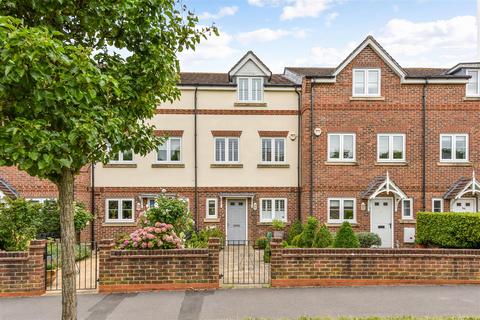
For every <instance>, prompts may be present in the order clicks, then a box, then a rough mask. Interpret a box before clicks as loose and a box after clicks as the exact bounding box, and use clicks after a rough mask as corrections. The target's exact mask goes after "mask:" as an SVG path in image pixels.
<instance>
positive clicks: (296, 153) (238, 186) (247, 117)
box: [0, 37, 480, 247]
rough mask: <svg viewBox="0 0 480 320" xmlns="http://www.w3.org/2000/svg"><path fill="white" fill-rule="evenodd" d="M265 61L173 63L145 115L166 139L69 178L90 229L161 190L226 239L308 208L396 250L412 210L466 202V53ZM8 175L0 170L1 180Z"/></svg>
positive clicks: (469, 94) (112, 229)
mask: <svg viewBox="0 0 480 320" xmlns="http://www.w3.org/2000/svg"><path fill="white" fill-rule="evenodd" d="M267 65H268V63H267V64H265V63H263V62H262V61H261V60H260V59H259V58H258V57H257V56H256V55H255V54H253V53H252V52H248V53H247V54H246V55H245V56H243V57H242V58H241V59H240V60H239V61H238V62H237V63H236V64H235V65H234V66H233V67H232V68H231V69H230V71H228V72H227V73H182V74H181V81H180V83H179V88H180V90H181V98H180V99H179V100H178V101H175V102H174V103H172V104H163V105H159V106H158V108H157V112H156V116H155V117H154V118H153V119H152V120H151V121H152V123H153V124H155V126H156V127H157V128H158V130H157V131H156V134H158V135H162V136H167V137H168V139H167V140H166V142H165V143H164V144H163V145H162V146H159V148H158V150H157V151H156V152H153V153H151V154H150V155H148V156H146V157H140V156H137V155H135V154H133V153H132V152H130V151H125V152H123V153H120V154H119V155H118V156H117V157H116V158H115V160H114V161H111V163H109V164H106V165H102V164H97V165H95V166H94V167H92V168H87V169H86V171H85V173H84V174H83V175H82V178H81V179H79V181H85V179H88V177H90V178H89V180H90V183H89V187H88V190H89V191H90V193H91V194H90V197H86V196H85V194H84V193H82V195H83V198H84V202H87V203H89V205H92V209H94V211H95V214H96V220H95V223H94V224H93V225H92V228H93V229H92V231H93V232H92V235H93V236H95V237H96V238H97V239H102V238H106V237H111V236H113V235H115V234H118V233H123V232H128V231H131V230H133V229H134V228H135V226H136V223H137V220H138V215H139V214H140V213H141V212H142V211H144V210H145V209H146V208H148V206H150V205H152V204H153V199H154V198H155V197H156V196H157V195H158V194H161V193H163V194H166V195H169V196H176V197H180V198H184V199H185V200H186V201H188V205H189V209H190V211H191V213H192V215H193V216H194V218H195V220H196V223H197V225H198V226H199V227H200V228H205V227H209V226H217V227H220V228H221V229H222V230H224V231H225V233H226V236H227V239H229V240H245V239H255V238H257V237H259V236H261V235H264V234H265V232H266V231H267V230H271V223H272V220H274V219H280V220H284V221H286V222H287V224H289V223H291V222H292V221H293V220H294V219H296V218H297V217H300V218H302V219H305V218H306V217H307V216H308V215H314V216H316V217H317V218H318V219H319V220H320V221H321V222H323V223H326V224H327V225H328V226H330V227H331V228H332V229H335V228H336V227H338V226H339V225H340V224H341V223H342V222H343V221H349V222H350V223H352V225H353V226H354V228H355V229H356V230H357V231H372V232H375V233H377V234H379V235H380V237H381V238H382V242H383V246H385V247H393V246H406V245H409V244H411V243H413V240H414V237H415V213H416V212H418V211H421V210H429V211H474V212H478V211H480V209H479V208H480V203H479V200H478V193H479V191H480V184H479V183H478V181H477V179H476V178H475V170H477V169H478V164H479V161H480V150H479V148H478V147H477V145H478V143H479V142H480V131H479V130H478V129H477V128H478V120H479V114H480V113H479V112H480V81H479V74H480V62H476V63H460V64H458V65H456V66H454V67H451V68H445V69H433V68H403V67H402V66H400V65H399V64H398V63H397V62H396V61H395V60H394V59H393V58H392V57H391V56H390V55H389V54H388V53H387V52H386V51H385V50H384V49H383V48H382V47H381V46H380V44H378V43H377V42H376V41H375V39H373V38H372V37H367V38H366V39H365V40H364V41H363V42H362V43H361V44H360V45H359V46H358V47H357V48H356V49H355V50H354V51H353V52H352V53H351V54H350V55H349V56H348V57H346V59H345V60H344V61H343V62H342V63H341V64H340V65H338V66H336V67H332V68H289V67H287V68H285V71H284V73H283V74H272V72H271V71H270V70H269V68H268V66H267ZM14 171H15V169H13V168H2V169H1V171H0V173H1V175H0V177H1V178H3V180H4V182H5V183H6V184H10V188H11V189H13V190H15V189H20V188H19V187H17V183H20V185H24V183H23V184H22V183H21V182H18V181H17V180H15V181H9V177H11V176H12V172H14ZM85 177H87V178H85ZM84 184H85V183H83V184H82V185H84ZM32 188H34V187H32ZM84 189H85V188H80V189H78V190H82V192H83V191H84ZM37 191H38V190H37ZM79 192H80V191H79ZM19 193H20V195H22V192H19ZM40 193H41V192H40ZM35 195H38V197H41V195H40V194H39V193H38V192H37V193H36V194H35ZM25 196H27V195H25ZM45 197H46V196H44V197H42V198H45ZM85 235H86V234H85Z"/></svg>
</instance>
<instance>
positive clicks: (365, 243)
mask: <svg viewBox="0 0 480 320" xmlns="http://www.w3.org/2000/svg"><path fill="white" fill-rule="evenodd" d="M357 238H358V241H359V242H360V248H371V247H373V246H376V247H380V246H381V245H382V239H381V238H380V236H379V235H378V234H376V233H373V232H359V233H357Z"/></svg>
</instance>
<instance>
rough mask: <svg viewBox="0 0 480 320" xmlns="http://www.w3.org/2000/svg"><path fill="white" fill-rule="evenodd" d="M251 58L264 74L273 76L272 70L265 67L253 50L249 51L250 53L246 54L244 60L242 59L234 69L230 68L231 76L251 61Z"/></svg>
mask: <svg viewBox="0 0 480 320" xmlns="http://www.w3.org/2000/svg"><path fill="white" fill-rule="evenodd" d="M249 60H252V62H253V63H254V64H255V65H256V66H257V67H258V68H259V69H260V70H261V71H262V72H263V74H264V75H265V76H266V77H271V76H272V72H271V71H270V70H268V69H267V68H265V66H264V65H263V63H262V62H261V61H259V60H258V59H257V58H256V57H255V56H254V55H253V54H252V53H251V52H249V53H248V54H246V55H245V56H244V57H243V59H242V60H240V61H239V62H238V63H237V65H236V66H235V67H234V68H233V69H232V70H230V72H229V76H230V77H232V76H235V75H236V73H237V72H238V71H239V70H240V69H241V68H242V67H243V66H244V65H245V64H246V63H247V62H248V61H249Z"/></svg>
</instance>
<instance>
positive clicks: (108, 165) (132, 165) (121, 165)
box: [103, 163, 137, 168]
mask: <svg viewBox="0 0 480 320" xmlns="http://www.w3.org/2000/svg"><path fill="white" fill-rule="evenodd" d="M103 167H104V168H136V167H137V164H136V163H106V164H104V165H103Z"/></svg>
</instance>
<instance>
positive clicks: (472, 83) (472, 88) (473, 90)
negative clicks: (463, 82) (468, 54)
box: [466, 69, 480, 97]
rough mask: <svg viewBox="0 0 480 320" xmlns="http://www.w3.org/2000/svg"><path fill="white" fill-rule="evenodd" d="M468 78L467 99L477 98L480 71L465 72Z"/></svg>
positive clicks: (479, 89)
mask: <svg viewBox="0 0 480 320" xmlns="http://www.w3.org/2000/svg"><path fill="white" fill-rule="evenodd" d="M466 74H467V75H468V76H471V78H470V79H468V83H467V96H468V97H478V96H480V69H476V70H475V69H470V70H467V71H466Z"/></svg>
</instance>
